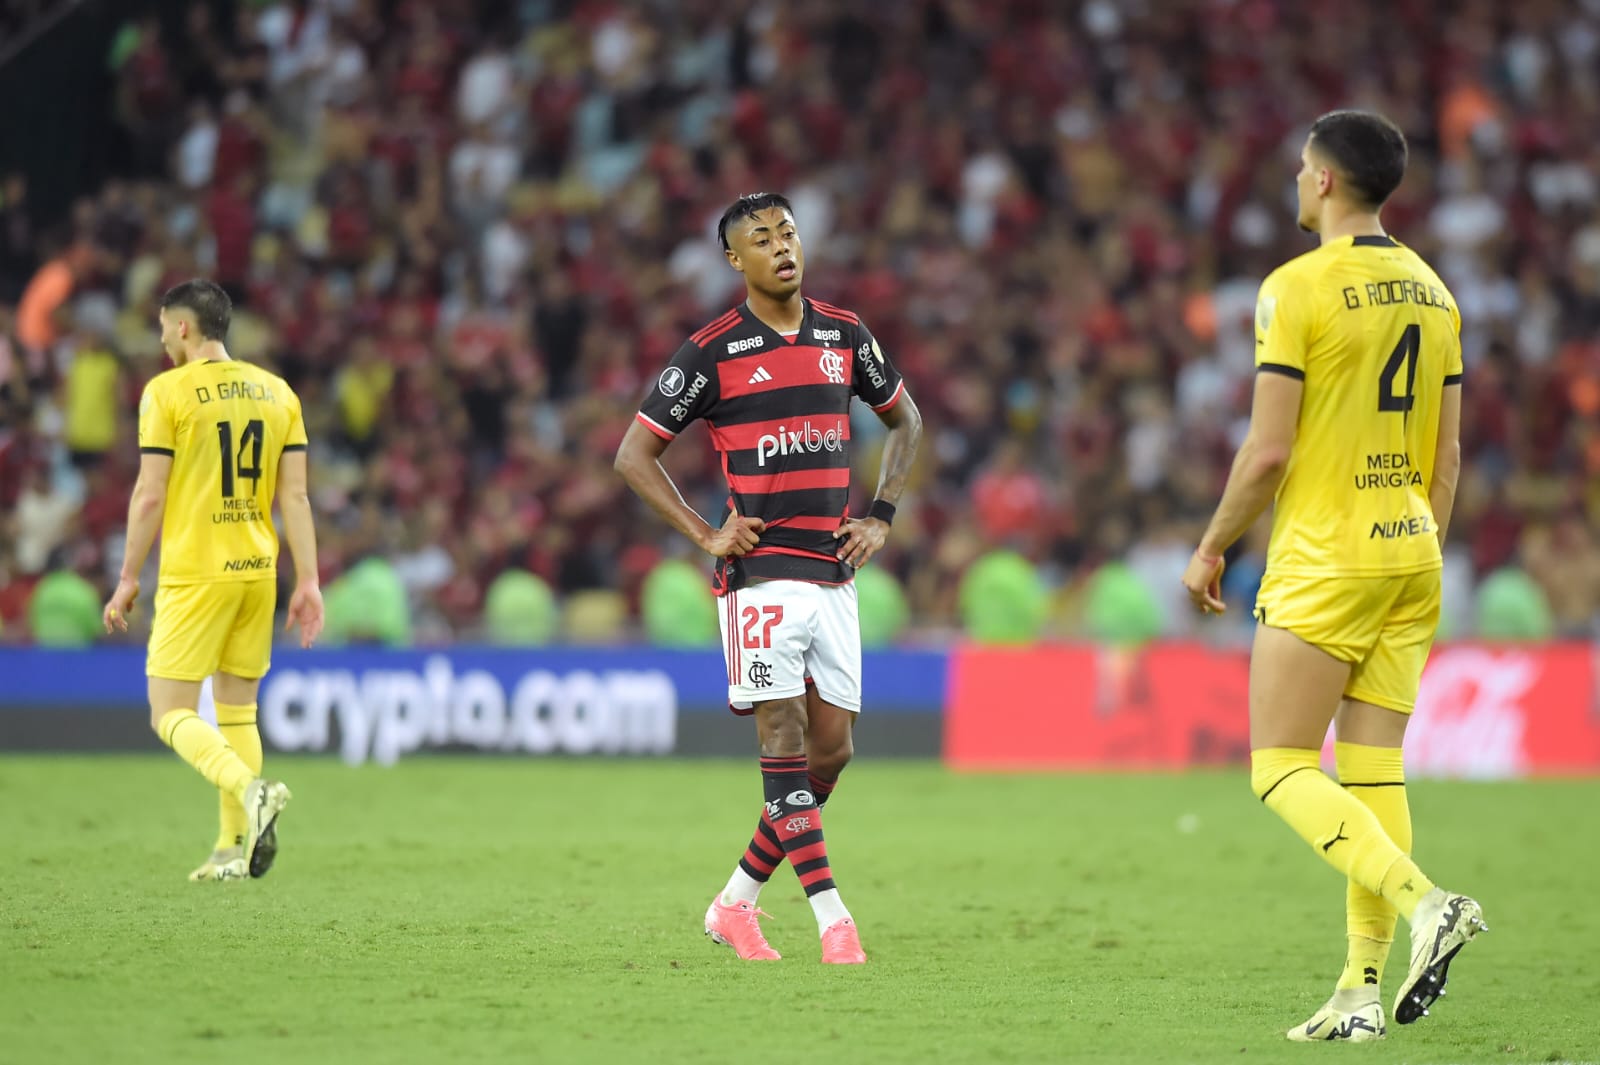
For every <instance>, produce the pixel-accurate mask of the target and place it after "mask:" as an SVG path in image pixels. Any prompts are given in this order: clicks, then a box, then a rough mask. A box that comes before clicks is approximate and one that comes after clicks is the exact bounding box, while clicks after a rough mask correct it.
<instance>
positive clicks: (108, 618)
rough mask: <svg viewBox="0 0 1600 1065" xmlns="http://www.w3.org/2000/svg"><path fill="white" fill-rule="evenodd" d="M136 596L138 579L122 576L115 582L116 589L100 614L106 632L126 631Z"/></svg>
mask: <svg viewBox="0 0 1600 1065" xmlns="http://www.w3.org/2000/svg"><path fill="white" fill-rule="evenodd" d="M138 598H139V582H138V580H136V579H129V578H127V577H124V578H123V579H122V580H120V581H118V582H117V590H116V591H114V592H112V593H111V598H110V599H109V600H107V601H106V608H105V611H104V612H103V613H102V614H101V615H100V620H101V621H103V622H105V625H106V631H107V632H127V631H128V615H129V614H131V613H133V604H134V602H135V601H136V600H137V599H138Z"/></svg>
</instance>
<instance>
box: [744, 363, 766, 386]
mask: <svg viewBox="0 0 1600 1065" xmlns="http://www.w3.org/2000/svg"><path fill="white" fill-rule="evenodd" d="M770 380H772V375H771V374H769V373H768V372H767V368H766V367H765V366H757V367H756V372H755V373H753V374H751V375H750V380H748V381H746V382H745V384H747V385H759V384H761V383H762V382H763V381H770Z"/></svg>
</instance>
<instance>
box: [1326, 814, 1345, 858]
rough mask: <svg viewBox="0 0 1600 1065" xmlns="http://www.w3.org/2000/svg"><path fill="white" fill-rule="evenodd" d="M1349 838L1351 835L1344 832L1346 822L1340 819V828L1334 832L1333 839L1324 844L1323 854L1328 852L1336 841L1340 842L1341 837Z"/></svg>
mask: <svg viewBox="0 0 1600 1065" xmlns="http://www.w3.org/2000/svg"><path fill="white" fill-rule="evenodd" d="M1349 838H1350V837H1349V836H1347V835H1345V834H1344V822H1343V821H1340V822H1339V830H1338V831H1337V832H1335V833H1334V836H1333V838H1332V839H1330V840H1329V841H1328V842H1326V843H1324V844H1323V845H1322V853H1323V854H1327V853H1328V849H1329V848H1330V847H1332V846H1333V845H1334V844H1335V843H1338V842H1339V841H1340V840H1341V839H1343V840H1348V839H1349Z"/></svg>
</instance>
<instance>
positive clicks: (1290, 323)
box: [1256, 237, 1461, 577]
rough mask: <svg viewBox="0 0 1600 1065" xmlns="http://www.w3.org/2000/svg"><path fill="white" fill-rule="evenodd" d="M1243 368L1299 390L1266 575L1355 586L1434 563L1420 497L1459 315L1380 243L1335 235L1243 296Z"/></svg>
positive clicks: (1430, 282) (1406, 254)
mask: <svg viewBox="0 0 1600 1065" xmlns="http://www.w3.org/2000/svg"><path fill="white" fill-rule="evenodd" d="M1256 367H1257V369H1258V370H1260V371H1263V372H1272V373H1282V374H1287V375H1289V376H1291V377H1296V378H1300V379H1302V380H1304V381H1305V393H1304V398H1303V399H1302V400H1301V403H1300V422H1299V430H1298V432H1297V434H1296V437H1295V444H1294V449H1293V452H1292V454H1291V455H1290V458H1289V469H1288V472H1287V473H1286V474H1285V476H1284V479H1283V484H1282V485H1281V486H1280V487H1279V489H1278V498H1277V506H1276V509H1275V512H1274V514H1273V522H1272V541H1271V546H1270V547H1269V548H1268V551H1267V569H1268V571H1269V572H1275V573H1281V574H1285V575H1300V576H1324V577H1357V576H1381V575H1384V574H1404V573H1417V572H1420V571H1422V570H1426V569H1432V568H1435V567H1437V566H1439V565H1440V564H1441V560H1440V553H1439V538H1438V530H1437V526H1436V525H1435V523H1434V519H1433V507H1432V505H1431V504H1430V503H1429V502H1428V485H1429V483H1430V481H1431V480H1432V478H1433V463H1434V452H1435V451H1436V450H1437V446H1438V434H1439V410H1440V404H1441V397H1442V395H1443V392H1444V389H1445V388H1446V387H1447V386H1449V385H1454V384H1459V383H1460V381H1461V316H1460V314H1459V312H1458V311H1457V310H1456V301H1455V297H1454V296H1452V295H1451V294H1450V292H1449V290H1448V289H1446V288H1445V286H1444V282H1442V281H1440V280H1439V277H1438V275H1437V274H1435V273H1434V272H1433V270H1432V269H1430V268H1429V267H1428V264H1427V263H1425V262H1423V261H1422V259H1421V257H1419V256H1418V255H1417V254H1416V253H1415V252H1413V251H1412V250H1411V249H1409V248H1407V247H1404V246H1403V245H1401V244H1399V243H1397V242H1396V241H1394V240H1392V239H1390V238H1389V237H1354V238H1352V237H1343V238H1341V239H1339V240H1335V241H1330V242H1329V243H1327V244H1325V245H1323V246H1322V247H1321V248H1318V249H1317V250H1316V251H1312V252H1307V253H1306V254H1305V255H1302V256H1300V257H1299V258H1297V259H1293V260H1291V261H1290V262H1288V263H1285V264H1284V265H1283V266H1280V267H1279V268H1278V269H1276V270H1274V271H1273V272H1272V273H1271V274H1270V275H1269V276H1268V277H1267V279H1266V281H1265V282H1263V284H1262V286H1261V294H1260V296H1259V297H1258V298H1257V301H1256Z"/></svg>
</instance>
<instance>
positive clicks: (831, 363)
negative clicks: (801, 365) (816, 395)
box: [817, 351, 844, 385]
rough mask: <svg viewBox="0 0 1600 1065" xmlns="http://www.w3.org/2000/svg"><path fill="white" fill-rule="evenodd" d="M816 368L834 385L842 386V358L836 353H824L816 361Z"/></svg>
mask: <svg viewBox="0 0 1600 1065" xmlns="http://www.w3.org/2000/svg"><path fill="white" fill-rule="evenodd" d="M817 368H818V369H820V370H821V371H822V372H823V373H824V374H825V375H827V378H828V380H830V381H832V382H833V383H834V384H836V385H842V384H844V356H843V355H840V354H839V353H838V352H837V351H824V352H823V353H822V357H821V358H820V359H818V360H817Z"/></svg>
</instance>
